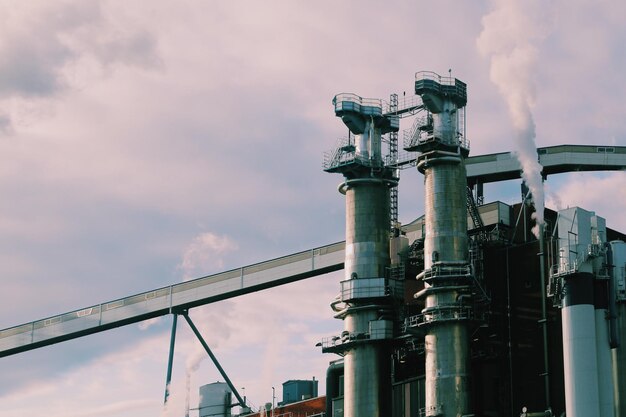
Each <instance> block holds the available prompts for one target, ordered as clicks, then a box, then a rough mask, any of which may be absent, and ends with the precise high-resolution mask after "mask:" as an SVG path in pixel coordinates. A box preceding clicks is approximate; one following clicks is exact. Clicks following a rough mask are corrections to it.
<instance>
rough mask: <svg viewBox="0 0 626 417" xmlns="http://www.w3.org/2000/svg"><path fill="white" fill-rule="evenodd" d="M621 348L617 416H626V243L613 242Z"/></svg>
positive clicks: (616, 362) (616, 356)
mask: <svg viewBox="0 0 626 417" xmlns="http://www.w3.org/2000/svg"><path fill="white" fill-rule="evenodd" d="M611 252H612V258H613V259H612V264H613V268H612V274H613V288H614V290H615V297H616V298H617V329H618V331H617V333H618V338H619V343H620V345H619V347H618V348H616V349H613V350H612V354H613V355H612V356H613V357H612V359H613V384H614V398H615V415H616V416H624V415H626V243H625V242H622V241H613V242H611Z"/></svg>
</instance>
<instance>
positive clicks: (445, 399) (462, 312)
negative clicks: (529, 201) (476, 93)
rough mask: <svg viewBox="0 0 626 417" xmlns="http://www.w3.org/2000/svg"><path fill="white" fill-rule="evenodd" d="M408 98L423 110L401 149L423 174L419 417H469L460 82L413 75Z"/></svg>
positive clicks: (464, 150)
mask: <svg viewBox="0 0 626 417" xmlns="http://www.w3.org/2000/svg"><path fill="white" fill-rule="evenodd" d="M415 93H416V94H419V95H420V96H421V97H422V101H423V102H424V105H425V107H426V108H427V110H428V114H427V116H426V118H425V119H424V120H423V123H422V125H421V126H419V128H418V129H416V136H415V137H414V138H412V140H411V142H410V143H409V144H408V145H407V147H406V149H407V150H409V151H419V156H418V165H417V167H418V169H419V171H420V172H421V173H422V174H424V187H425V194H426V195H425V202H424V203H425V220H424V223H425V238H424V271H423V272H422V273H420V274H419V275H418V277H417V278H418V279H421V280H422V281H423V282H424V290H423V291H420V292H419V293H418V294H419V295H420V296H425V298H426V300H425V308H424V310H422V314H423V322H422V323H421V324H420V325H421V327H423V328H424V329H425V332H426V336H425V352H426V383H425V389H426V415H427V416H438V417H458V416H465V415H471V405H470V397H471V393H470V376H469V375H470V362H469V359H470V355H469V331H468V321H469V320H470V319H471V318H472V315H473V314H472V304H471V301H469V300H471V290H472V287H471V285H472V281H473V279H472V275H471V268H470V265H469V249H468V236H467V205H466V204H467V177H466V172H465V158H466V157H467V155H468V153H469V146H468V142H467V139H466V138H465V132H464V129H463V126H464V119H465V117H464V115H465V112H464V107H465V104H466V103H467V89H466V85H465V83H463V82H461V81H459V80H457V79H453V78H452V77H441V76H439V75H438V74H435V73H432V72H418V73H417V74H416V80H415Z"/></svg>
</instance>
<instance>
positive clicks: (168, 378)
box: [163, 313, 178, 404]
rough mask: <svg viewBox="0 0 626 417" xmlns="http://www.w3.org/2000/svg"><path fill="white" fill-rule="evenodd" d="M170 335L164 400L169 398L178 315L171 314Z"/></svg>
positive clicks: (165, 401)
mask: <svg viewBox="0 0 626 417" xmlns="http://www.w3.org/2000/svg"><path fill="white" fill-rule="evenodd" d="M172 316H173V320H172V335H171V336H170V353H169V356H168V359H167V376H166V377H165V400H164V401H163V402H164V404H167V398H168V397H169V396H170V383H171V382H172V362H173V361H174V344H175V343H176V325H177V324H178V314H176V313H174V314H172Z"/></svg>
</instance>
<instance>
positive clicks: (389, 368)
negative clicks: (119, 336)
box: [0, 72, 626, 417]
mask: <svg viewBox="0 0 626 417" xmlns="http://www.w3.org/2000/svg"><path fill="white" fill-rule="evenodd" d="M414 87H415V95H409V96H408V97H406V96H404V97H403V98H402V99H401V100H400V99H399V97H398V96H397V95H392V96H391V97H390V100H389V102H386V101H384V100H380V99H367V98H362V97H360V96H357V95H355V94H339V95H337V96H336V97H335V98H334V100H333V106H334V111H335V115H336V116H338V117H340V118H341V120H342V121H343V123H344V124H345V125H346V126H347V127H348V129H349V135H348V137H347V138H343V139H341V140H340V142H339V144H338V146H337V147H336V148H335V149H333V150H331V151H330V152H328V153H327V154H326V155H325V159H324V170H325V171H327V172H331V173H339V174H341V175H342V176H343V178H342V181H341V183H340V185H339V192H340V193H341V194H342V195H343V196H344V198H345V203H346V239H345V242H338V243H332V244H329V245H326V246H322V247H318V248H313V249H311V250H308V251H303V252H298V253H295V254H292V255H288V256H285V257H281V258H278V259H274V260H269V261H266V262H261V263H259V264H255V265H249V266H244V267H241V268H237V269H234V270H231V271H225V272H222V273H220V274H215V275H212V276H207V277H202V278H198V279H196V280H191V281H187V282H184V283H179V284H174V285H171V286H168V287H164V288H159V289H156V290H153V291H148V292H145V293H141V294H136V295H133V296H130V297H126V298H123V299H119V300H114V301H110V302H106V303H101V304H98V305H94V306H90V307H86V308H83V309H81V310H77V311H72V312H69V313H65V314H61V315H58V316H54V317H50V318H46V319H43V320H38V321H35V322H31V323H26V324H23V325H20V326H15V327H12V328H9V329H5V330H1V331H0V357H1V356H7V355H11V354H15V353H19V352H23V351H27V350H30V349H35V348H40V347H43V346H47V345H50V344H53V343H58V342H62V341H64V340H69V339H73V338H76V337H81V336H85V335H88V334H91V333H96V332H100V331H104V330H108V329H111V328H115V327H118V326H122V325H126V324H130V323H135V322H138V321H141V320H145V319H150V318H153V317H158V316H162V315H167V314H172V315H173V317H174V322H173V327H172V339H171V348H170V364H169V365H170V366H169V367H168V374H167V375H168V376H167V380H168V382H169V378H170V377H171V360H172V355H173V349H174V344H175V334H176V318H177V317H178V316H179V315H182V316H183V317H184V319H185V320H186V321H187V322H188V324H189V325H190V326H191V328H192V330H193V331H194V333H195V334H196V336H197V337H198V338H199V340H200V341H201V343H203V346H204V347H205V349H206V351H207V353H208V354H209V355H210V356H211V359H213V361H214V363H215V364H216V366H217V367H218V369H219V370H220V372H221V373H222V376H223V377H224V379H225V381H226V385H224V384H220V385H215V386H212V385H211V386H207V387H208V388H206V389H207V390H208V391H210V392H211V393H213V394H215V395H213V394H211V395H210V397H215V396H217V397H218V400H219V401H217V402H216V404H218V405H219V407H220V408H219V410H218V409H217V408H215V409H214V408H213V407H214V406H215V405H216V404H214V403H213V402H210V403H207V404H204V405H201V408H202V409H205V410H208V411H207V412H210V414H211V415H215V414H218V415H223V416H227V415H230V413H231V408H232V406H235V405H239V406H241V408H242V409H243V410H246V406H247V405H246V399H245V398H242V397H241V396H240V395H239V394H238V392H237V390H236V389H235V387H234V386H233V384H232V383H231V382H230V380H229V379H228V377H227V375H226V373H225V372H224V370H223V369H222V368H221V366H220V365H219V363H218V361H217V359H216V358H215V355H213V353H212V352H211V351H210V349H209V348H208V346H207V345H206V343H205V342H204V340H203V339H202V336H201V335H200V334H199V332H198V331H197V329H196V328H195V326H194V324H193V322H192V321H191V319H190V317H189V314H188V312H189V310H190V309H192V308H193V307H197V306H200V305H204V304H207V303H211V302H216V301H219V300H223V299H226V298H230V297H236V296H239V295H242V294H246V293H250V292H254V291H259V290H262V289H266V288H271V287H274V286H278V285H283V284H287V283H290V282H293V281H297V280H300V279H305V278H310V277H313V276H317V275H322V274H326V273H328V272H331V271H336V270H340V269H343V270H344V277H343V279H342V280H341V282H340V283H339V294H338V296H337V297H336V298H335V299H334V300H329V302H330V307H331V309H332V314H334V316H335V317H336V318H337V319H339V320H342V322H343V327H344V330H343V331H342V332H341V333H340V334H337V335H333V336H330V337H328V338H326V339H324V340H322V341H321V342H320V343H319V346H320V347H321V348H322V351H323V352H325V353H330V354H333V355H339V358H334V359H336V360H333V361H332V362H331V363H330V365H329V367H328V369H327V377H326V397H325V399H324V400H320V399H319V398H318V399H316V400H315V401H316V402H320V401H325V403H326V406H325V408H326V417H471V416H474V417H478V416H481V417H506V416H509V417H513V416H515V417H517V416H525V417H539V416H561V415H567V416H568V417H583V416H584V417H617V416H626V392H625V391H626V380H625V378H626V358H625V356H626V355H625V354H624V349H626V347H625V345H626V343H625V342H624V338H625V337H626V336H624V335H626V273H625V268H626V243H624V242H625V241H626V235H624V234H622V233H620V232H618V231H615V230H612V229H611V228H609V227H607V225H606V222H605V221H604V219H603V218H602V217H600V216H599V215H596V214H595V213H594V212H590V211H586V210H584V209H582V208H578V207H575V208H568V209H566V210H561V211H553V210H550V209H545V211H544V218H545V223H544V224H543V225H542V227H541V228H539V230H540V232H539V234H538V236H535V235H534V234H533V233H532V232H531V229H532V226H533V224H532V223H533V220H532V216H531V215H532V213H533V211H534V210H535V209H534V206H533V204H532V196H531V195H530V193H528V190H527V189H526V188H525V187H524V185H523V184H522V192H521V196H522V198H521V202H520V203H518V204H513V205H509V204H505V203H503V202H499V201H495V202H490V203H485V202H484V196H483V184H485V183H490V182H495V181H503V180H511V179H516V178H520V170H521V168H520V164H519V162H518V161H517V160H516V159H515V157H514V156H513V155H512V154H511V153H500V154H492V155H481V156H470V146H469V140H468V137H467V134H466V131H465V130H466V129H465V125H466V123H465V106H466V104H467V99H468V96H467V86H466V84H465V83H463V82H462V81H460V80H458V79H456V78H452V77H442V76H439V75H438V74H435V73H432V72H419V73H417V74H416V78H415V84H414ZM403 118H413V119H414V123H413V125H412V127H411V128H410V129H408V130H406V131H405V132H404V149H405V151H406V152H403V153H400V152H399V151H398V148H399V144H398V136H399V135H398V133H399V130H400V120H401V119H403ZM537 158H538V161H539V162H540V163H541V165H542V167H543V171H542V175H543V177H544V179H545V178H547V177H548V176H549V175H552V174H556V173H561V172H568V171H591V170H624V169H626V147H615V146H574V145H562V146H554V147H547V148H539V149H538V150H537ZM411 167H416V168H417V170H418V171H419V172H420V173H421V174H422V175H423V176H424V185H425V195H424V204H425V210H424V215H423V216H421V217H418V218H417V219H416V220H415V221H413V222H411V223H409V224H406V225H400V223H399V222H398V206H397V205H398V194H397V185H398V182H399V179H400V175H399V174H400V170H402V169H405V168H411ZM418 214H419V213H418V212H416V216H417V215H418ZM320 314H326V313H320ZM329 314H330V313H329ZM288 382H290V381H288ZM291 382H295V383H296V385H297V383H298V381H291ZM316 382H317V381H315V383H316ZM293 392H294V393H293V397H294V398H293V399H294V400H297V401H299V400H302V399H303V395H304V394H302V393H301V391H300V387H299V386H296V387H295V388H294V391H293ZM306 395H307V396H308V395H310V396H312V397H316V396H317V385H315V389H314V390H313V389H312V390H311V392H310V393H307V394H306ZM208 397H209V396H207V398H208ZM233 397H234V399H233ZM166 399H167V393H166ZM283 400H285V398H284V397H283ZM231 401H232V402H233V403H231ZM272 405H273V404H272ZM283 405H284V406H287V405H288V404H287V403H285V404H283ZM272 409H273V407H272ZM216 410H217V411H216ZM220 410H221V411H220ZM220 413H221V414H220ZM242 415H243V414H242Z"/></svg>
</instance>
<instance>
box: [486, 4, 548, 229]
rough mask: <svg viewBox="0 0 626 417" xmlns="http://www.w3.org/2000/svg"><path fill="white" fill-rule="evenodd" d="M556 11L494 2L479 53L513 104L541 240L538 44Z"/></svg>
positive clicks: (544, 6)
mask: <svg viewBox="0 0 626 417" xmlns="http://www.w3.org/2000/svg"><path fill="white" fill-rule="evenodd" d="M551 7H552V2H551V1H545V0H495V1H494V10H493V11H492V12H491V13H490V14H488V15H486V16H485V17H483V20H482V23H483V31H482V33H481V34H480V36H479V37H478V40H477V45H478V50H479V51H480V53H481V54H482V55H484V56H488V57H490V58H491V68H490V73H489V75H490V78H491V81H492V82H493V83H494V84H495V85H496V86H497V87H498V90H499V91H500V94H502V96H503V97H504V98H505V100H506V102H507V105H508V109H509V114H510V116H511V120H512V122H513V127H514V129H515V152H514V153H515V155H516V157H517V159H518V160H519V162H520V165H521V167H522V178H523V179H524V182H526V185H527V186H528V188H529V189H530V192H531V193H532V198H533V204H534V206H535V213H534V214H533V218H534V219H535V227H533V233H534V234H535V236H537V237H539V226H540V225H542V224H543V209H544V198H545V197H544V190H543V181H542V178H541V171H542V166H541V165H540V164H539V162H538V157H537V150H536V149H537V146H536V144H535V137H536V134H535V122H534V120H533V114H532V107H533V104H534V100H535V88H534V82H533V80H534V74H535V71H536V67H537V60H538V50H537V45H538V44H539V43H540V42H541V41H543V40H544V39H545V37H546V36H547V35H548V34H549V32H550V28H551V27H552V24H551V23H550V20H551V16H552V13H551V12H550V9H551Z"/></svg>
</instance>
